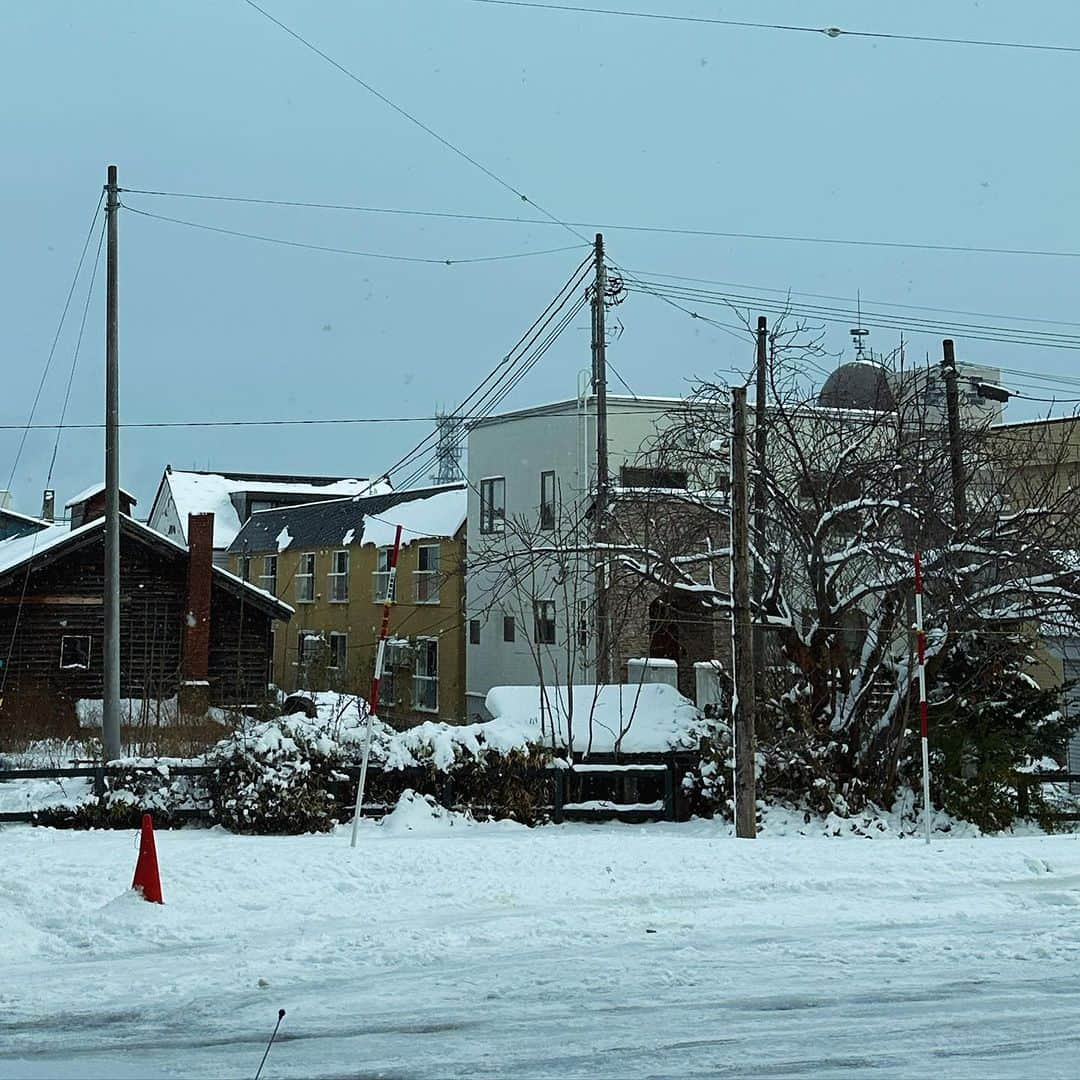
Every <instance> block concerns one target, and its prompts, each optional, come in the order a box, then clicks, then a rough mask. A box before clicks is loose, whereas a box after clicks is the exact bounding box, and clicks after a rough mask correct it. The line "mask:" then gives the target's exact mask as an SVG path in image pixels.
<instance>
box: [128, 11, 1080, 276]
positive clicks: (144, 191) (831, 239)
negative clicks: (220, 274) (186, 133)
mask: <svg viewBox="0 0 1080 1080" xmlns="http://www.w3.org/2000/svg"><path fill="white" fill-rule="evenodd" d="M245 2H248V0H245ZM123 190H124V191H127V192H129V193H130V194H132V195H149V196H155V197H158V198H173V199H205V200H209V201H215V202H235V203H248V204H251V205H254V206H289V207H295V208H302V209H308V210H340V211H344V212H349V213H357V214H391V215H399V216H403V217H424V218H443V219H446V220H449V221H485V222H492V223H495V224H503V225H544V226H551V225H560V226H562V227H564V228H566V227H573V228H575V229H576V228H580V229H593V230H596V231H599V232H636V233H650V234H657V235H663V236H694V237H700V238H703V239H719V240H767V241H774V242H777V243H792V244H829V245H841V246H852V247H880V248H900V249H903V250H909V251H940V252H946V253H953V254H964V255H1022V256H1029V257H1032V258H1048V259H1076V258H1080V251H1067V250H1054V249H1048V248H1006V247H980V246H977V245H965V244H927V243H918V242H914V241H906V240H905V241H900V240H866V239H863V238H858V237H839V236H804V235H796V234H786V233H751V232H735V231H732V230H721V229H704V228H697V227H692V226H678V225H641V224H634V223H625V222H599V223H598V222H590V221H565V222H563V221H555V220H553V221H540V220H537V219H536V218H522V217H511V216H506V215H499V214H470V213H465V212H460V211H455V210H422V209H411V208H406V207H390V206H361V205H355V204H348V203H323V202H303V201H298V200H292V199H264V198H257V197H254V196H250V197H249V196H245V195H215V194H208V193H202V192H190V191H158V190H152V189H148V188H124V189H123ZM575 235H578V234H577V233H575Z"/></svg>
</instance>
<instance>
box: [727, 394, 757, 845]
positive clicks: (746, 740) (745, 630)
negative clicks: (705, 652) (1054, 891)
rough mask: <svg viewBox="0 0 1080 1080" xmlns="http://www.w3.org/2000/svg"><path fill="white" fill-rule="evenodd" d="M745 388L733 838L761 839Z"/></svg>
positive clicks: (735, 589) (734, 407)
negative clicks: (755, 722) (751, 610)
mask: <svg viewBox="0 0 1080 1080" xmlns="http://www.w3.org/2000/svg"><path fill="white" fill-rule="evenodd" d="M746 442H747V439H746V387H744V386H736V387H733V388H732V391H731V599H732V606H733V611H732V627H731V631H732V633H731V636H732V645H733V651H734V658H733V659H734V675H735V694H734V696H733V699H732V718H731V720H732V737H733V738H734V740H735V835H736V836H741V837H746V838H747V839H753V838H754V837H755V836H757V793H756V791H755V782H754V749H755V738H754V712H755V699H754V637H753V626H752V624H751V619H750V522H749V513H748V510H749V500H748V499H747V490H746Z"/></svg>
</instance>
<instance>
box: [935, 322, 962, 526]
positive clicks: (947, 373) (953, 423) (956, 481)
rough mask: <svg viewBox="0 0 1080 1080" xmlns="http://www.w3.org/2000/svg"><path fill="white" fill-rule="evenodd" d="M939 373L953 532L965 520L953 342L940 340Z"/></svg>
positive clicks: (956, 377) (958, 396)
mask: <svg viewBox="0 0 1080 1080" xmlns="http://www.w3.org/2000/svg"><path fill="white" fill-rule="evenodd" d="M941 349H942V360H941V373H942V375H943V376H944V377H945V407H946V409H947V410H948V415H949V458H950V460H951V463H952V491H953V527H954V528H955V529H956V530H957V532H959V531H961V530H962V529H963V528H964V526H965V525H966V524H967V481H966V480H965V479H964V448H963V446H962V445H961V440H960V391H959V390H958V389H957V385H956V383H957V379H958V378H959V376H958V375H957V371H956V355H955V353H954V351H953V343H952V341H951V340H950V339H949V338H946V339H945V340H944V341H943V342H942V343H941Z"/></svg>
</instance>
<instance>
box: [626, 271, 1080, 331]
mask: <svg viewBox="0 0 1080 1080" xmlns="http://www.w3.org/2000/svg"><path fill="white" fill-rule="evenodd" d="M634 273H638V274H644V275H646V276H647V277H659V278H665V279H668V280H671V281H691V282H694V283H696V284H699V285H720V286H722V287H723V288H726V289H749V290H750V291H757V292H766V293H777V294H778V295H780V296H810V297H813V298H814V299H817V300H839V301H847V302H850V300H851V298H850V297H849V296H836V295H835V294H833V293H815V292H806V291H805V290H800V289H790V288H788V289H778V288H776V287H775V286H769V285H747V284H746V283H745V282H739V281H717V280H716V279H715V278H699V277H688V276H687V275H685V274H668V273H663V272H661V271H659V270H636V271H634ZM867 303H868V304H877V305H879V306H880V307H894V308H904V309H905V310H908V311H933V312H936V313H938V314H939V315H971V316H974V317H975V318H979V319H1011V320H1012V321H1013V322H1030V323H1042V324H1044V325H1047V326H1076V327H1080V322H1069V321H1068V320H1067V319H1044V318H1038V317H1037V316H1033V315H1002V314H1000V313H998V312H989V311H968V310H965V309H963V308H943V307H931V306H930V305H928V304H902V303H900V302H899V301H896V300H867Z"/></svg>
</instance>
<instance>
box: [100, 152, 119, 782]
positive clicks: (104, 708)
mask: <svg viewBox="0 0 1080 1080" xmlns="http://www.w3.org/2000/svg"><path fill="white" fill-rule="evenodd" d="M105 196H106V198H105V220H106V222H107V232H108V243H107V245H106V257H105V266H106V278H107V281H106V290H105V589H104V592H105V596H104V601H105V612H104V615H105V626H104V635H103V637H104V641H103V646H104V647H103V650H102V652H103V657H102V659H103V665H102V666H103V669H104V672H103V675H104V678H103V685H102V703H101V738H102V743H103V744H104V751H105V760H106V761H115V760H116V759H117V758H118V757H120V753H121V748H120V374H119V330H118V326H119V318H118V311H119V297H118V277H119V258H118V253H117V228H116V225H117V222H116V218H117V214H118V213H119V209H120V188H119V186H118V184H117V182H116V166H115V165H110V166H109V170H108V178H107V183H106V184H105Z"/></svg>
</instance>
